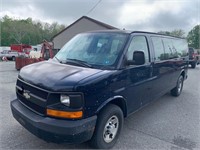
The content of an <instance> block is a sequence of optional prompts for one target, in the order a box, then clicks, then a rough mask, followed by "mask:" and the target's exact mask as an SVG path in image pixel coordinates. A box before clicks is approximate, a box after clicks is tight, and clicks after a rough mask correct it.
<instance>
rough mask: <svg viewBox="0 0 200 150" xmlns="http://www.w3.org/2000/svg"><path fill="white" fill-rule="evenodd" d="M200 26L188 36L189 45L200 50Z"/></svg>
mask: <svg viewBox="0 0 200 150" xmlns="http://www.w3.org/2000/svg"><path fill="white" fill-rule="evenodd" d="M199 35H200V25H196V26H195V27H194V28H193V29H192V30H191V31H190V32H189V33H188V36H187V40H188V44H189V46H190V47H193V48H196V49H200V38H199Z"/></svg>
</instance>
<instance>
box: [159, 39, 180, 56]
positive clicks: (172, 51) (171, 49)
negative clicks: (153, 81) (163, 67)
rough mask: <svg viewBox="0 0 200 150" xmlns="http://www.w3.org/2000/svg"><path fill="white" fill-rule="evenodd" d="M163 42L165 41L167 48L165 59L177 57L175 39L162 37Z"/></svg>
mask: <svg viewBox="0 0 200 150" xmlns="http://www.w3.org/2000/svg"><path fill="white" fill-rule="evenodd" d="M162 39H163V43H164V48H165V59H172V58H177V57H178V54H177V48H176V46H175V45H174V44H173V41H174V40H173V39H170V38H162Z"/></svg>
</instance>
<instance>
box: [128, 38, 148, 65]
mask: <svg viewBox="0 0 200 150" xmlns="http://www.w3.org/2000/svg"><path fill="white" fill-rule="evenodd" d="M134 51H143V52H144V55H145V63H147V62H149V51H148V45H147V40H146V37H145V36H134V37H133V38H132V41H131V43H130V45H129V48H128V51H127V60H133V52H134Z"/></svg>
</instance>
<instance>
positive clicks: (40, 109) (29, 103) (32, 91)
mask: <svg viewBox="0 0 200 150" xmlns="http://www.w3.org/2000/svg"><path fill="white" fill-rule="evenodd" d="M27 91H28V92H27ZM16 92H17V98H18V99H19V100H20V102H21V103H22V104H23V105H25V106H26V107H27V108H29V109H31V110H32V111H34V112H35V113H38V114H40V115H45V113H46V105H47V98H48V92H47V91H45V90H43V89H41V88H39V87H36V86H34V85H31V84H29V83H27V82H25V81H23V80H21V79H18V80H17V84H16ZM25 92H27V93H28V95H29V97H26V96H25V94H24V93H25Z"/></svg>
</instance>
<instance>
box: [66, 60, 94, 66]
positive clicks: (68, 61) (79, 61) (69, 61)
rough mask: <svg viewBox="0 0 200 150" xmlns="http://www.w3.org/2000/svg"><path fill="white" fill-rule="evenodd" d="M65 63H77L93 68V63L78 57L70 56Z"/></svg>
mask: <svg viewBox="0 0 200 150" xmlns="http://www.w3.org/2000/svg"><path fill="white" fill-rule="evenodd" d="M65 63H73V64H76V65H79V66H83V67H89V68H92V65H90V64H88V63H87V62H86V61H83V60H78V59H71V58H68V59H67V60H66V61H65Z"/></svg>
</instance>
